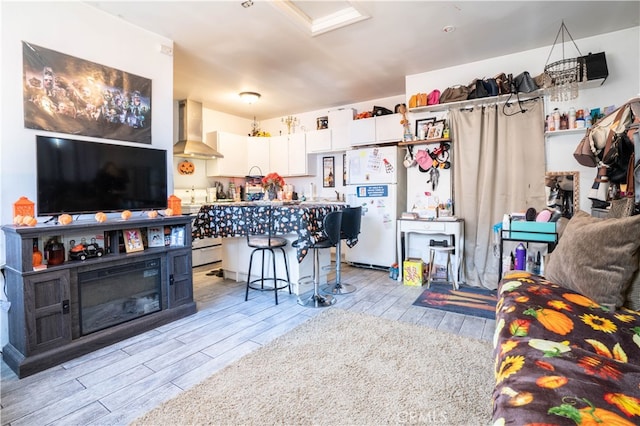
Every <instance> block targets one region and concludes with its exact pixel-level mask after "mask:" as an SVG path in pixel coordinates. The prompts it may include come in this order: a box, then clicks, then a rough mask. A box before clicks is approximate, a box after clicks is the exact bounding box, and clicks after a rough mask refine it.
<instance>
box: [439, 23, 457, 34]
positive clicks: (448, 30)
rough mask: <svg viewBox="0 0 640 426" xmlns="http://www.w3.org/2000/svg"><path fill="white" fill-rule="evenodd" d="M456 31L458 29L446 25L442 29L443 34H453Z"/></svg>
mask: <svg viewBox="0 0 640 426" xmlns="http://www.w3.org/2000/svg"><path fill="white" fill-rule="evenodd" d="M455 30H456V27H454V26H453V25H446V26H444V27H443V28H442V32H443V33H452V32H454V31H455Z"/></svg>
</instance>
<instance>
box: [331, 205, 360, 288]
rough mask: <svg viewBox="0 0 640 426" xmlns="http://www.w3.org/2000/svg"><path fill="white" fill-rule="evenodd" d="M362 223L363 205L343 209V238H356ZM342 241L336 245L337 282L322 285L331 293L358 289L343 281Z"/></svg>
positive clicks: (341, 236) (341, 229) (341, 230)
mask: <svg viewBox="0 0 640 426" xmlns="http://www.w3.org/2000/svg"><path fill="white" fill-rule="evenodd" d="M361 223H362V206H359V207H347V208H345V209H343V210H342V225H341V226H340V239H341V240H355V239H356V238H358V235H359V234H360V224H361ZM341 247H342V243H341V242H339V243H338V244H337V245H336V282H335V283H334V284H328V285H326V286H324V287H322V291H324V292H326V293H331V294H349V293H353V292H354V291H356V287H355V286H354V285H353V284H347V283H343V282H342V277H341V263H342V250H341Z"/></svg>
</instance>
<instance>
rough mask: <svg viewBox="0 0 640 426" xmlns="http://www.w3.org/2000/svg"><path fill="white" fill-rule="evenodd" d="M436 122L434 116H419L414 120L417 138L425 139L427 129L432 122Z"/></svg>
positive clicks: (430, 126) (427, 132) (431, 125)
mask: <svg viewBox="0 0 640 426" xmlns="http://www.w3.org/2000/svg"><path fill="white" fill-rule="evenodd" d="M435 122H436V118H435V117H429V118H421V119H419V120H416V133H415V135H416V137H417V138H418V140H425V139H427V135H428V134H429V130H430V129H431V128H432V127H433V124H434V123H435Z"/></svg>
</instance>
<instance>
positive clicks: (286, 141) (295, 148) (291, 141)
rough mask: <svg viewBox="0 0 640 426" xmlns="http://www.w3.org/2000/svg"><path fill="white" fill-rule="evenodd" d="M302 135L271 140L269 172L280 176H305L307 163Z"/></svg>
mask: <svg viewBox="0 0 640 426" xmlns="http://www.w3.org/2000/svg"><path fill="white" fill-rule="evenodd" d="M305 140H306V137H305V134H304V133H294V134H291V135H286V136H277V137H272V138H271V147H270V161H271V171H272V172H277V173H279V174H280V175H281V176H306V175H308V174H309V161H308V159H307V149H306V143H305Z"/></svg>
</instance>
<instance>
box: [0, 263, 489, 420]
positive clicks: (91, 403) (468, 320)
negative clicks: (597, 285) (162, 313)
mask: <svg viewBox="0 0 640 426" xmlns="http://www.w3.org/2000/svg"><path fill="white" fill-rule="evenodd" d="M215 267H216V266H215V265H204V266H200V267H197V268H194V272H193V276H194V292H195V295H194V297H195V300H196V302H197V307H198V312H197V313H195V314H194V315H192V316H189V317H187V318H183V319H181V320H178V321H175V322H173V323H170V324H167V325H164V326H161V327H158V328H156V329H154V330H152V331H149V332H147V333H144V334H141V335H138V336H135V337H133V338H130V339H127V340H124V341H122V342H119V343H116V344H113V345H111V346H108V347H105V348H103V349H99V350H97V351H95V352H92V353H90V354H87V355H85V356H82V357H80V358H77V359H74V360H71V361H69V362H66V363H64V364H62V365H59V366H56V367H53V368H51V369H49V370H46V371H42V372H40V373H37V374H34V375H32V376H29V377H25V378H23V379H21V380H19V379H18V378H17V376H16V375H15V374H14V373H13V371H11V370H10V369H9V367H7V365H6V364H5V363H4V362H2V370H1V373H2V375H1V383H0V384H1V387H2V389H1V400H0V406H1V411H0V420H1V424H2V425H11V426H18V425H38V426H39V425H65V426H68V425H92V424H99V425H107V424H108V425H125V424H128V423H130V422H131V421H133V420H134V419H136V418H137V417H139V416H141V415H142V414H144V413H146V412H147V411H149V410H151V409H152V408H154V407H156V406H158V405H160V404H161V403H162V402H164V401H166V400H168V399H170V398H172V397H174V396H176V395H178V394H179V393H180V392H183V391H184V390H186V389H189V388H190V387H192V386H194V385H195V384H197V383H198V382H200V381H202V380H204V379H205V378H207V377H208V376H210V375H211V374H213V373H215V372H216V371H218V370H220V369H221V368H223V367H225V366H226V365H228V364H230V363H232V362H233V361H235V360H237V359H238V358H240V357H242V356H243V355H245V354H247V353H249V352H251V351H254V350H256V349H257V348H259V347H261V346H262V345H264V344H266V343H268V342H270V341H271V340H273V339H274V338H276V337H278V336H280V335H282V334H284V333H286V332H288V331H289V330H291V329H293V328H294V327H296V326H297V325H299V324H300V323H302V322H304V321H307V320H308V319H309V318H311V317H313V316H314V315H317V314H319V313H320V312H321V311H322V310H323V309H346V310H351V311H357V312H366V313H368V314H371V315H375V316H379V317H382V318H387V319H392V320H396V321H404V322H409V323H414V324H422V325H425V326H427V327H431V328H436V329H439V330H444V331H447V332H451V333H455V334H458V335H463V336H470V337H474V338H479V339H482V340H486V341H491V339H492V337H493V331H494V328H495V321H493V320H486V319H482V318H477V317H471V316H465V315H459V314H454V313H450V312H444V311H439V310H433V309H427V308H422V307H417V306H413V305H412V304H413V302H414V301H415V299H416V298H417V297H418V296H419V295H420V293H421V292H422V291H423V289H422V288H419V287H408V286H403V285H402V284H401V283H398V282H396V281H393V280H391V279H389V276H388V273H387V272H383V271H377V270H372V269H362V268H354V267H350V266H347V265H344V267H343V272H342V276H343V282H348V283H350V284H353V285H355V286H356V287H357V290H356V291H355V292H354V293H351V294H348V295H341V296H337V299H338V300H337V303H336V304H335V305H333V306H332V307H330V308H309V307H303V306H300V305H298V304H297V303H296V301H297V297H296V296H295V295H289V294H288V293H287V292H286V291H280V292H279V301H280V304H279V305H278V306H276V305H275V304H274V298H273V293H272V292H264V293H261V292H259V291H250V293H249V301H247V302H245V301H244V292H245V285H244V283H242V282H235V281H231V280H224V279H222V278H217V277H215V276H210V275H207V273H209V272H210V271H212V269H215ZM334 276H335V274H332V273H330V274H329V279H333V278H334ZM487 362H490V360H487ZM176 422H177V423H179V420H178V419H176Z"/></svg>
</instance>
